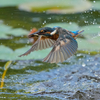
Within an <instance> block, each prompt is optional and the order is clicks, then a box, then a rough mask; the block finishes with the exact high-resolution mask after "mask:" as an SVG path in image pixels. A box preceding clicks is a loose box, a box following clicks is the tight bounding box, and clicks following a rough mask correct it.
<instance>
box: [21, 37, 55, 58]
mask: <svg viewBox="0 0 100 100" xmlns="http://www.w3.org/2000/svg"><path fill="white" fill-rule="evenodd" d="M54 42H55V40H51V39H49V38H45V39H42V36H39V38H38V39H37V41H36V42H35V43H34V44H33V45H32V47H31V48H30V49H29V50H28V51H27V52H25V53H24V54H22V55H20V56H19V57H21V56H25V55H28V54H30V53H31V52H32V51H35V50H36V51H37V50H42V49H46V48H49V47H51V46H53V44H54Z"/></svg>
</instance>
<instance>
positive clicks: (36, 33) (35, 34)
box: [28, 31, 39, 38]
mask: <svg viewBox="0 0 100 100" xmlns="http://www.w3.org/2000/svg"><path fill="white" fill-rule="evenodd" d="M38 33H39V31H37V32H34V33H32V34H29V35H28V37H29V38H31V37H34V36H38Z"/></svg>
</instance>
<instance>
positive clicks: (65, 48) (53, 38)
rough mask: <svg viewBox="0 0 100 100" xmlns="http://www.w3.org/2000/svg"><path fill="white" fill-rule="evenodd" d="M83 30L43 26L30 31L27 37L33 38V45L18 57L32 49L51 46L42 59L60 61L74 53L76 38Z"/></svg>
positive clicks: (36, 49)
mask: <svg viewBox="0 0 100 100" xmlns="http://www.w3.org/2000/svg"><path fill="white" fill-rule="evenodd" d="M83 31H84V30H82V31H79V30H77V31H69V30H67V29H64V28H62V27H59V26H55V27H52V28H51V27H43V28H40V29H39V30H37V31H36V32H34V31H33V32H32V31H31V32H30V34H29V35H28V38H33V39H34V41H33V45H32V47H31V48H30V49H29V50H28V51H26V52H25V53H24V54H22V55H20V56H19V57H21V56H25V55H28V54H30V53H31V52H32V51H38V50H42V49H46V48H50V47H52V50H51V51H50V53H49V54H48V55H47V56H46V57H45V58H44V59H43V62H48V63H59V62H61V63H62V62H63V61H65V60H67V59H68V58H70V57H71V56H72V55H73V54H75V53H76V51H77V48H78V43H77V41H76V38H77V36H78V35H79V34H80V33H82V32H83Z"/></svg>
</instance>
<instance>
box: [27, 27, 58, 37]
mask: <svg viewBox="0 0 100 100" xmlns="http://www.w3.org/2000/svg"><path fill="white" fill-rule="evenodd" d="M56 32H57V31H56V29H55V28H50V27H44V28H40V29H39V30H38V31H36V32H33V33H31V34H29V35H28V37H29V38H31V37H34V36H39V35H42V36H52V35H54V34H56Z"/></svg>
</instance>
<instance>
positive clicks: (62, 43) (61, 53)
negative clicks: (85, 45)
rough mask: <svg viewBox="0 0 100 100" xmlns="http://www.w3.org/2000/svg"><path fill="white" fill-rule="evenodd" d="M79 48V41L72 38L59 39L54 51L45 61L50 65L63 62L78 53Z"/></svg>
mask: <svg viewBox="0 0 100 100" xmlns="http://www.w3.org/2000/svg"><path fill="white" fill-rule="evenodd" d="M77 47H78V45H77V41H76V40H75V39H73V37H71V36H65V37H63V38H58V39H57V41H56V42H55V44H54V46H53V49H52V50H51V52H50V53H49V54H48V55H47V57H45V58H44V60H43V61H44V62H49V63H58V62H63V61H64V60H66V59H68V58H69V57H70V56H72V55H73V54H74V53H75V52H76V50H77Z"/></svg>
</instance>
